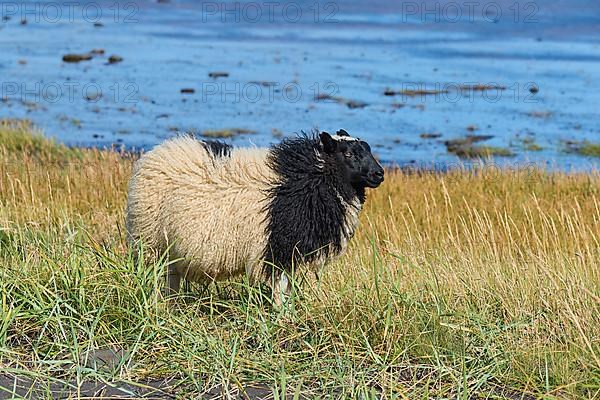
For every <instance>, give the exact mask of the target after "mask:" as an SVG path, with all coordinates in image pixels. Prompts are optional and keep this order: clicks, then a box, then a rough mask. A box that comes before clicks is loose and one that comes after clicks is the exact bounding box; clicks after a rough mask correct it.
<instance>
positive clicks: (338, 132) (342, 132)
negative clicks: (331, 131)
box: [336, 129, 350, 136]
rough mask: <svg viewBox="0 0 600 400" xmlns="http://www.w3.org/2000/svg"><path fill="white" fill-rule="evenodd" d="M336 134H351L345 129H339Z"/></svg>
mask: <svg viewBox="0 0 600 400" xmlns="http://www.w3.org/2000/svg"><path fill="white" fill-rule="evenodd" d="M336 135H338V136H350V135H349V134H348V132H346V130H345V129H340V130H339V131H337V132H336Z"/></svg>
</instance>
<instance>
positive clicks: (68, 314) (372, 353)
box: [0, 121, 600, 399]
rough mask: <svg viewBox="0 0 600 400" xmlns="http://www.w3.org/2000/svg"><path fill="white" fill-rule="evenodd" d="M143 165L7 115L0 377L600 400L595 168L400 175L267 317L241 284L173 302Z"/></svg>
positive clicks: (182, 387)
mask: <svg viewBox="0 0 600 400" xmlns="http://www.w3.org/2000/svg"><path fill="white" fill-rule="evenodd" d="M131 164H132V160H131V158H130V157H126V155H123V154H119V153H116V152H113V151H100V150H87V149H68V148H66V147H64V146H60V145H57V144H54V143H53V142H50V141H48V140H46V139H44V138H43V137H42V136H39V134H35V132H34V133H32V132H31V127H30V126H29V125H27V124H22V123H18V122H14V121H13V122H3V123H1V124H0V373H3V372H4V373H6V372H7V371H8V372H11V371H12V372H14V373H17V374H20V375H28V376H36V377H39V378H40V379H42V381H49V380H50V379H53V380H55V381H58V382H70V383H71V384H72V385H73V393H75V394H74V395H73V396H74V397H77V387H78V385H81V384H82V383H84V382H88V381H93V380H103V381H131V382H142V381H143V380H144V379H146V378H161V377H169V378H173V382H171V385H175V384H177V385H179V386H177V388H174V389H170V390H172V391H174V392H176V393H178V396H180V397H183V398H185V397H193V396H198V395H199V393H202V392H204V391H206V390H209V389H210V388H212V387H215V386H221V387H222V388H231V389H234V388H245V387H246V388H247V387H248V386H250V385H254V384H261V385H263V386H265V387H267V388H269V390H271V391H273V393H275V394H276V395H278V396H280V395H282V393H287V394H289V395H290V396H294V395H295V394H300V393H302V394H305V395H307V396H309V397H319V396H323V395H326V394H330V395H331V396H332V397H335V398H377V397H386V398H408V399H415V398H417V399H418V398H422V399H426V398H461V399H462V398H465V399H466V398H502V397H503V396H504V397H506V396H509V395H511V396H516V397H512V398H521V397H519V396H521V395H530V396H533V398H544V399H552V398H556V399H559V398H560V399H563V398H582V399H592V398H597V397H598V396H600V333H599V332H600V329H599V327H600V269H599V268H598V265H600V242H599V238H600V201H599V197H600V176H599V175H598V174H597V173H593V174H589V175H584V174H581V175H578V174H574V175H566V174H560V173H555V174H547V173H544V172H541V171H531V170H527V171H504V172H501V171H498V170H496V169H493V170H492V169H490V170H482V171H471V172H466V171H456V172H451V173H448V174H445V175H437V174H433V173H431V174H430V173H425V174H411V175H407V174H402V173H400V172H393V171H388V176H387V178H386V182H385V184H384V185H383V186H382V187H381V188H379V189H378V190H375V191H371V192H370V193H369V198H368V200H367V203H366V207H365V211H364V213H363V215H362V222H361V228H360V229H359V232H358V233H357V236H356V237H355V238H354V239H353V241H352V242H351V245H350V248H349V250H348V252H347V253H346V254H345V255H344V256H343V257H342V258H340V259H339V260H336V261H335V262H333V263H332V264H331V265H329V266H328V268H327V269H326V271H324V272H323V274H322V276H321V278H320V279H319V280H316V279H314V278H313V277H307V280H306V282H304V283H303V284H302V285H301V287H300V288H299V290H298V291H297V292H296V293H295V294H294V297H293V298H292V299H291V300H290V303H289V304H288V306H287V307H285V308H283V309H273V308H272V307H270V305H269V299H268V295H267V294H265V293H266V291H262V290H261V289H260V288H253V287H250V286H248V285H247V284H245V283H244V280H243V279H239V280H237V281H235V282H228V283H227V282H225V283H219V284H218V285H211V286H210V287H199V286H195V285H191V286H190V287H188V288H187V290H186V292H185V294H183V295H182V296H181V297H180V298H178V299H176V300H175V301H172V302H169V301H167V300H165V299H163V298H162V296H161V295H160V289H161V287H162V285H163V282H164V275H165V274H164V271H165V263H166V262H165V261H164V260H144V259H143V257H142V259H140V260H138V261H137V262H136V261H134V259H133V257H132V256H131V253H130V252H129V250H128V249H127V248H126V246H125V243H124V227H123V220H124V215H123V209H124V204H125V191H126V182H127V179H128V177H129V175H130V172H131ZM142 250H143V249H142ZM106 349H114V350H115V351H116V352H117V353H118V354H119V355H120V356H121V357H118V359H117V360H115V361H114V362H112V363H109V365H105V366H102V365H100V363H98V362H96V363H95V364H94V362H92V361H93V360H91V359H92V358H93V357H91V355H93V354H94V353H95V351H97V350H106ZM7 390H8V391H10V390H11V388H7ZM516 394H518V395H516ZM46 395H47V397H50V394H49V393H47V394H46ZM0 396H1V395H0ZM37 397H43V396H37Z"/></svg>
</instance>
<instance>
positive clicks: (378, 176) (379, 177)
mask: <svg viewBox="0 0 600 400" xmlns="http://www.w3.org/2000/svg"><path fill="white" fill-rule="evenodd" d="M373 177H374V178H375V179H377V180H378V181H380V182H383V170H379V171H375V172H373Z"/></svg>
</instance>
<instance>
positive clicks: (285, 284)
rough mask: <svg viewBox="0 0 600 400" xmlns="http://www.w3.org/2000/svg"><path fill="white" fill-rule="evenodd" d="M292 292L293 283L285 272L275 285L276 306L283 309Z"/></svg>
mask: <svg viewBox="0 0 600 400" xmlns="http://www.w3.org/2000/svg"><path fill="white" fill-rule="evenodd" d="M291 292H292V285H291V282H290V281H289V279H288V277H287V274H286V273H285V272H281V274H280V275H279V277H278V278H277V279H276V280H275V284H274V285H273V298H274V300H275V305H276V306H277V307H281V305H282V304H283V301H284V300H285V299H286V298H287V297H289V295H290V293H291Z"/></svg>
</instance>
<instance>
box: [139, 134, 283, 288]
mask: <svg viewBox="0 0 600 400" xmlns="http://www.w3.org/2000/svg"><path fill="white" fill-rule="evenodd" d="M218 150H219V151H214V152H213V150H211V147H210V146H207V145H206V144H204V143H203V142H200V141H198V140H196V139H193V138H190V137H180V138H176V139H172V140H169V141H167V142H165V143H163V144H162V145H160V146H158V147H156V148H155V149H153V150H152V151H150V152H148V153H147V154H145V155H144V156H143V157H142V158H141V159H140V160H138V162H137V163H136V165H135V168H134V172H133V176H132V178H131V181H130V186H129V193H128V195H129V197H128V202H127V232H128V239H129V242H130V243H136V242H137V241H139V240H141V241H142V242H143V243H144V245H146V246H148V247H150V248H151V249H153V250H154V251H156V252H158V253H164V252H165V251H167V249H168V251H169V258H170V259H171V260H178V261H177V262H176V264H175V265H176V269H177V272H178V273H179V274H180V276H182V277H184V278H186V279H189V280H192V281H199V282H208V281H212V280H223V279H227V278H229V277H232V276H235V275H239V274H242V273H244V272H246V273H247V274H248V275H249V276H251V277H252V276H255V275H257V274H258V272H257V271H256V267H258V266H260V264H261V262H260V261H261V257H262V256H263V254H264V249H265V247H266V246H267V240H268V238H267V236H266V234H265V232H266V227H267V224H268V221H267V217H266V215H265V213H264V209H265V207H266V202H267V201H268V199H267V189H268V188H269V187H270V186H271V185H272V182H273V181H275V180H276V175H275V173H274V172H273V170H272V169H271V168H269V167H268V165H267V162H266V157H267V154H268V150H267V149H258V148H251V149H244V148H239V149H231V151H230V152H229V154H228V155H227V156H224V154H223V151H224V149H223V148H220V149H218ZM227 150H228V149H227ZM215 153H216V154H215ZM169 246H170V247H169Z"/></svg>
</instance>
